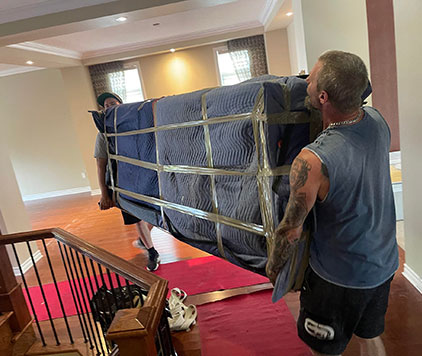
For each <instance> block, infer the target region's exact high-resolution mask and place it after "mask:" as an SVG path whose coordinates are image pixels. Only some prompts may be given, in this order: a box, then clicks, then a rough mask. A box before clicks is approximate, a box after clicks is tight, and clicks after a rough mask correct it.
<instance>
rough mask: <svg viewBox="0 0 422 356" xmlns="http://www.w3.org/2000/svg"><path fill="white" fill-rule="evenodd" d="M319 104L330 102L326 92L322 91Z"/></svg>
mask: <svg viewBox="0 0 422 356" xmlns="http://www.w3.org/2000/svg"><path fill="white" fill-rule="evenodd" d="M318 98H319V103H320V104H321V105H322V104H325V103H326V102H327V101H328V93H327V92H326V91H324V90H323V91H322V92H321V93H319V97H318Z"/></svg>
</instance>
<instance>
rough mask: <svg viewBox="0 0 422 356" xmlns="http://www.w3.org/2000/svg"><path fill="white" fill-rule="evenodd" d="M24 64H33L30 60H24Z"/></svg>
mask: <svg viewBox="0 0 422 356" xmlns="http://www.w3.org/2000/svg"><path fill="white" fill-rule="evenodd" d="M26 64H29V65H31V64H34V62H32V61H26Z"/></svg>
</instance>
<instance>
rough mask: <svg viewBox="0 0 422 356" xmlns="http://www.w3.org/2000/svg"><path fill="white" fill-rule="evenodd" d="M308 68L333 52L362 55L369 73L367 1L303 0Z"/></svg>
mask: <svg viewBox="0 0 422 356" xmlns="http://www.w3.org/2000/svg"><path fill="white" fill-rule="evenodd" d="M301 1H302V16H303V26H304V32H305V45H306V55H307V59H308V69H309V70H311V69H312V67H313V65H314V64H315V62H316V61H317V59H318V57H319V56H320V55H321V53H322V52H324V51H327V50H332V49H337V50H342V51H348V52H352V53H355V54H357V55H358V56H360V57H361V58H362V59H363V61H364V62H365V64H366V65H367V67H368V70H369V45H368V25H367V20H366V2H365V1H364V0H352V1H351V0H335V1H333V0H318V1H316V0H301Z"/></svg>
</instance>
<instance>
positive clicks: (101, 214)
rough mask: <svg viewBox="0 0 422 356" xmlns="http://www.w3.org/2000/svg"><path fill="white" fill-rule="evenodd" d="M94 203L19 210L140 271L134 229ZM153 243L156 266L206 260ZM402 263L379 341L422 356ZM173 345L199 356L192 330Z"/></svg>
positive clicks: (417, 297)
mask: <svg viewBox="0 0 422 356" xmlns="http://www.w3.org/2000/svg"><path fill="white" fill-rule="evenodd" d="M97 201H98V196H90V195H89V194H78V195H72V196H65V197H58V198H50V199H43V200H38V201H31V202H27V203H26V204H25V205H26V209H27V211H28V214H29V216H30V219H31V222H32V227H33V229H41V228H49V227H61V228H63V229H65V230H67V231H69V232H71V233H73V234H75V235H77V236H79V237H80V238H83V239H85V240H87V241H89V242H91V243H93V244H95V245H97V246H99V247H101V248H103V249H105V250H108V251H110V252H112V253H114V254H116V255H118V256H120V257H122V258H124V259H127V260H129V261H131V262H133V263H135V264H137V265H139V267H140V268H144V266H145V265H146V256H145V254H144V253H143V252H142V251H140V250H139V249H136V248H134V247H133V246H132V241H133V240H134V239H135V238H136V237H137V233H136V230H135V228H134V227H133V226H124V225H123V222H122V218H121V214H120V212H119V211H118V210H117V209H111V210H109V211H99V210H98V207H97ZM153 241H154V244H155V247H156V249H157V250H158V251H159V252H160V254H161V258H162V263H169V262H174V261H178V260H183V259H191V258H196V257H202V256H207V254H206V253H205V252H203V251H200V250H198V249H196V248H193V247H191V246H189V245H187V244H185V243H182V242H180V241H178V240H176V239H175V238H173V237H172V236H170V235H168V234H166V233H164V232H162V231H160V230H158V229H153ZM48 250H49V253H50V256H51V259H52V261H53V265H54V266H59V265H60V263H59V255H58V248H57V247H56V246H55V243H54V242H52V241H49V243H48ZM404 260H405V254H404V251H403V250H402V249H400V270H399V271H398V272H397V273H396V276H395V278H394V280H393V283H392V286H391V294H390V305H389V309H388V312H387V317H386V330H385V333H384V334H383V336H382V338H383V340H384V343H385V346H386V350H387V355H389V356H419V355H421V354H422V295H421V294H420V293H419V292H418V291H417V290H416V289H415V288H414V287H413V286H412V285H411V284H410V283H409V282H408V281H407V280H406V279H405V278H404V277H403V275H402V273H401V272H402V271H403V263H404ZM37 266H38V268H39V269H40V274H41V279H42V280H43V276H45V278H47V277H48V276H47V274H46V272H47V271H48V267H47V266H48V265H47V261H46V258H43V259H42V260H40V261H39V262H38V263H37ZM56 273H57V279H58V280H65V279H66V277H65V274H64V272H63V271H58V272H56ZM25 276H26V278H27V280H28V282H29V284H30V285H35V284H36V280H35V276H34V272H33V269H32V270H31V271H29V272H27V274H26V275H25ZM268 287H270V286H269V285H260V286H253V287H249V288H239V289H237V290H229V291H223V292H221V291H219V292H212V293H205V294H203V295H196V296H189V297H188V298H189V299H188V302H189V303H193V304H202V303H204V302H209V301H213V300H220V299H224V298H226V297H228V296H232V295H235V294H241V293H250V292H253V291H254V290H259V289H262V288H268ZM285 301H286V303H287V305H288V306H289V308H290V310H291V312H292V314H293V315H294V316H295V317H296V316H297V314H298V311H299V301H298V293H290V294H288V295H287V296H286V297H285ZM199 327H200V326H199ZM175 344H178V346H179V348H180V347H183V346H185V348H186V350H185V351H186V352H185V353H184V354H185V355H199V354H200V352H199V350H198V349H199V348H200V342H199V328H198V327H195V328H194V329H193V330H192V332H191V333H178V335H177V339H176V341H175ZM344 355H345V356H354V355H359V343H358V341H357V339H353V340H352V342H351V344H350V345H349V348H348V349H347V350H346V352H345V353H344Z"/></svg>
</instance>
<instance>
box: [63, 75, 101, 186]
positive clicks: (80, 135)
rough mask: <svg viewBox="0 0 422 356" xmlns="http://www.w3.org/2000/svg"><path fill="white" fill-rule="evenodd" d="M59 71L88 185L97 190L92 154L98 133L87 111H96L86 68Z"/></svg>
mask: <svg viewBox="0 0 422 356" xmlns="http://www.w3.org/2000/svg"><path fill="white" fill-rule="evenodd" d="M61 71H62V76H63V82H64V88H65V93H66V99H67V101H68V104H69V115H70V117H71V118H72V121H73V124H74V127H75V131H76V137H77V140H78V145H79V149H80V151H81V153H82V159H83V163H84V165H85V168H86V172H87V176H88V181H89V185H90V186H91V189H97V188H98V181H97V170H96V165H95V159H94V156H93V154H94V145H95V137H96V136H97V132H98V131H97V129H96V127H95V125H94V121H93V120H92V116H91V114H90V113H88V110H97V104H96V101H95V95H94V90H93V89H92V84H91V78H90V76H89V72H88V69H87V68H86V67H71V68H65V69H62V70H61Z"/></svg>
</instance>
